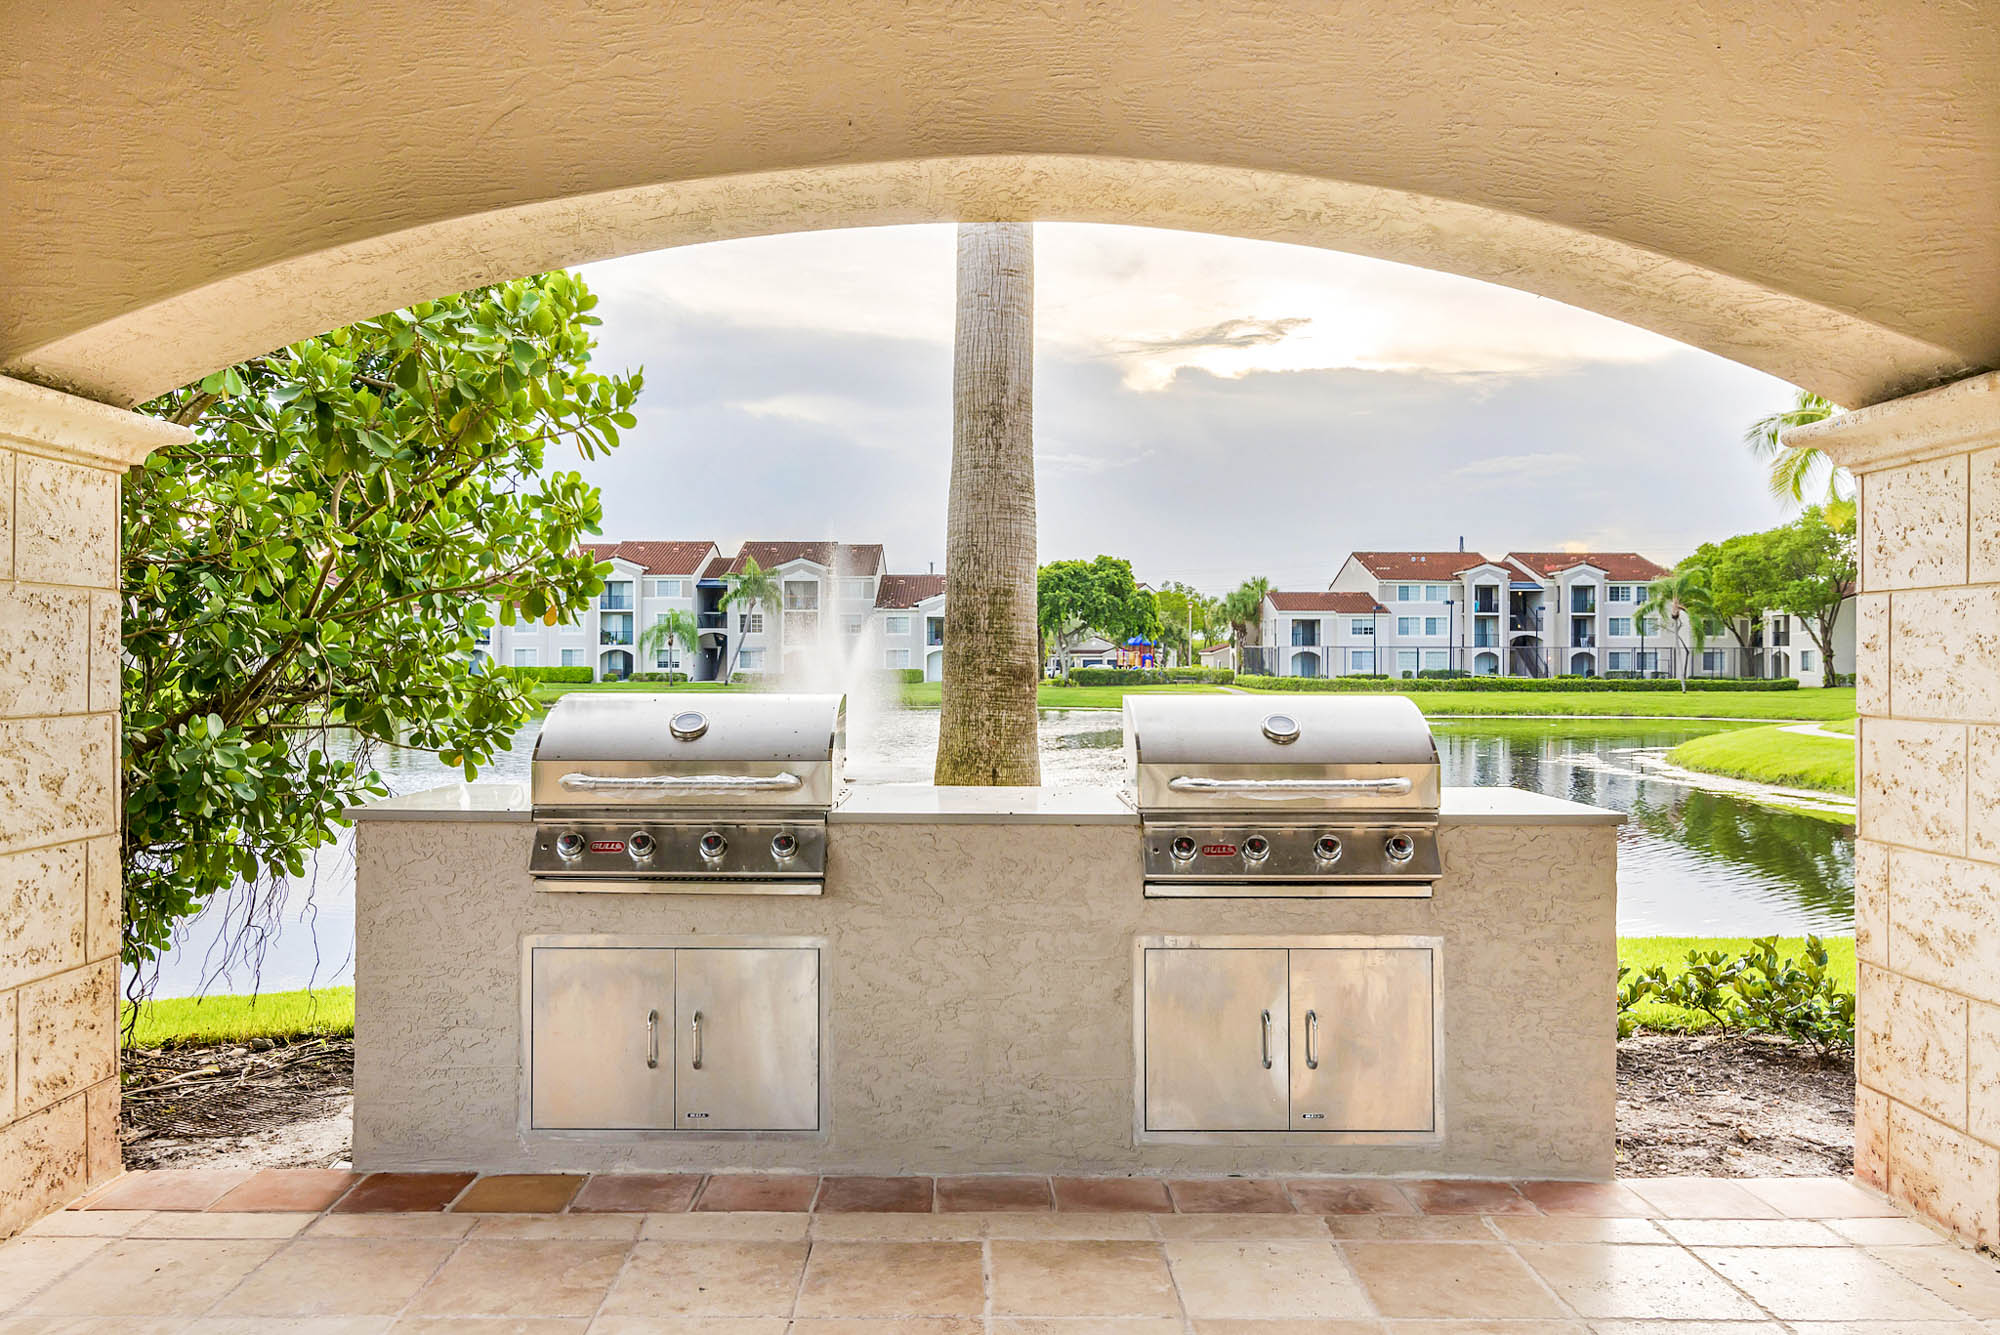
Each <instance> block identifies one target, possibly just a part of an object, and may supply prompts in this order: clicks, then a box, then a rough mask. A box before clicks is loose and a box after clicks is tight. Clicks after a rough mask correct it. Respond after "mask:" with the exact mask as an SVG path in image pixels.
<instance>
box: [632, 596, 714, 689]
mask: <svg viewBox="0 0 2000 1335" xmlns="http://www.w3.org/2000/svg"><path fill="white" fill-rule="evenodd" d="M700 644H701V628H700V627H699V626H698V625H697V624H696V623H695V619H694V615H693V614H692V613H690V612H683V611H681V610H680V609H679V608H675V609H674V610H673V611H671V612H662V613H660V615H659V617H658V619H657V620H655V621H654V622H653V624H652V625H650V626H648V627H646V628H645V629H644V630H642V631H640V632H639V659H640V661H641V662H644V661H645V660H646V659H648V658H652V657H655V656H656V655H658V654H661V653H665V654H666V656H667V672H668V673H669V674H671V673H672V672H673V671H674V669H675V668H676V667H677V666H679V659H680V655H679V654H677V653H676V652H674V651H675V649H676V648H680V649H685V650H687V651H688V652H689V653H690V654H692V653H694V652H695V651H696V649H697V648H698V647H699V646H700Z"/></svg>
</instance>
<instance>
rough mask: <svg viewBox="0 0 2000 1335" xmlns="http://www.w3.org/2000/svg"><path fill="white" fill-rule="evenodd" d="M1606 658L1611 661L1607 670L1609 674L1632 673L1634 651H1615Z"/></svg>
mask: <svg viewBox="0 0 2000 1335" xmlns="http://www.w3.org/2000/svg"><path fill="white" fill-rule="evenodd" d="M1604 657H1605V658H1606V659H1607V660H1609V662H1608V665H1607V666H1606V668H1605V671H1607V672H1630V671H1631V670H1632V651H1631V650H1630V649H1613V650H1612V651H1611V652H1610V653H1608V654H1606V655H1605V656H1604Z"/></svg>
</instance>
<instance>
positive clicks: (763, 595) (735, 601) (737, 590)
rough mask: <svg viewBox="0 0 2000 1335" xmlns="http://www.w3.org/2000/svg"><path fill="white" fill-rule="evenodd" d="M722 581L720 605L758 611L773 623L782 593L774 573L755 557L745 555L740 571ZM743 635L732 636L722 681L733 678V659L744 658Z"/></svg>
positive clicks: (734, 671) (734, 660) (734, 672)
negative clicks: (769, 617)
mask: <svg viewBox="0 0 2000 1335" xmlns="http://www.w3.org/2000/svg"><path fill="white" fill-rule="evenodd" d="M725 578H726V579H727V581H728V584H729V587H728V588H726V589H724V590H723V591H722V606H724V607H738V606H741V607H746V608H748V609H749V610H750V611H752V612H760V611H761V612H764V613H766V614H768V615H769V616H771V617H772V618H773V619H774V621H775V619H776V617H777V614H778V607H779V605H780V603H781V602H782V600H783V598H784V590H783V589H782V588H781V587H780V586H779V582H778V575H777V572H776V571H772V570H766V569H764V567H762V566H760V565H758V564H757V558H756V557H754V556H746V557H744V558H743V569H742V570H740V571H738V572H737V573H736V574H734V575H729V576H726V577H725ZM743 634H744V632H742V631H738V632H737V633H736V635H735V636H734V637H733V640H732V643H733V644H734V645H735V647H734V648H733V649H731V650H730V652H729V670H728V671H727V672H724V673H723V674H722V679H723V680H724V681H728V680H729V679H730V678H731V677H733V676H735V675H736V660H737V659H739V658H741V657H742V656H743Z"/></svg>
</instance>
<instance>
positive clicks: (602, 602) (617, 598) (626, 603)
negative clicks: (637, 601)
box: [597, 593, 632, 612]
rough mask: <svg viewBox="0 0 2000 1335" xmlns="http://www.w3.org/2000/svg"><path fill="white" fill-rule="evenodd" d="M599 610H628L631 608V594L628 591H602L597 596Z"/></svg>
mask: <svg viewBox="0 0 2000 1335" xmlns="http://www.w3.org/2000/svg"><path fill="white" fill-rule="evenodd" d="M597 610H598V611H600V612H629V611H631V610H632V595H631V594H629V593H604V594H599V595H598V598H597Z"/></svg>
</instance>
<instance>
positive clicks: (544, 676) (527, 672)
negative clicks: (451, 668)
mask: <svg viewBox="0 0 2000 1335" xmlns="http://www.w3.org/2000/svg"><path fill="white" fill-rule="evenodd" d="M493 670H494V671H495V672H496V673H498V674H499V675H501V676H503V677H509V678H512V679H513V680H515V681H556V682H579V681H595V680H596V678H595V677H594V676H592V675H591V671H590V669H589V668H587V667H505V666H501V667H496V668H494V669H493Z"/></svg>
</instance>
